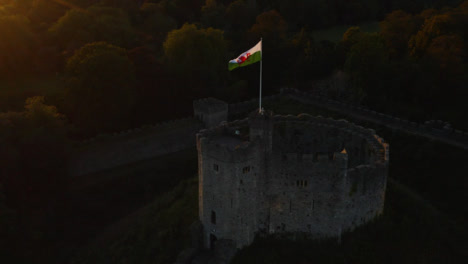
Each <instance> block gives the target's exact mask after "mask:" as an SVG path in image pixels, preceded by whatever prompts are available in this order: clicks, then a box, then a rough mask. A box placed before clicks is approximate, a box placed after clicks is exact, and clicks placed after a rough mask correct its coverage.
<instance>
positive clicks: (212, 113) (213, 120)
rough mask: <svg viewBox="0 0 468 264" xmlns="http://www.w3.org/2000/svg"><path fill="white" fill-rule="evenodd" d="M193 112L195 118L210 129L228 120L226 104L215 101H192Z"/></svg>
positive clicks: (207, 99)
mask: <svg viewBox="0 0 468 264" xmlns="http://www.w3.org/2000/svg"><path fill="white" fill-rule="evenodd" d="M193 112H194V115H195V117H196V118H198V119H199V120H200V121H202V122H203V124H205V127H207V128H210V127H214V126H217V125H219V124H220V123H221V122H223V121H227V119H228V104H227V103H225V102H223V101H221V100H218V99H215V98H204V99H200V100H195V101H193Z"/></svg>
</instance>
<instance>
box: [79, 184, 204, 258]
mask: <svg viewBox="0 0 468 264" xmlns="http://www.w3.org/2000/svg"><path fill="white" fill-rule="evenodd" d="M197 196H198V182H197V179H196V178H192V179H189V180H184V181H182V182H181V183H180V184H179V185H177V187H175V188H174V189H173V190H171V191H169V192H166V193H164V194H162V195H160V196H159V197H157V198H156V199H155V200H154V202H152V203H151V204H150V205H148V206H146V207H144V208H142V209H141V210H139V211H138V212H136V213H135V214H132V215H131V216H129V217H127V218H125V219H123V220H121V221H119V223H117V224H115V225H113V226H111V227H110V228H108V229H106V230H105V231H104V232H102V233H101V235H99V236H98V238H97V239H96V240H95V241H93V242H92V243H90V244H89V245H88V246H87V247H86V248H84V249H83V250H82V251H81V252H80V253H79V254H78V255H76V256H75V257H74V259H73V260H72V262H71V263H141V264H143V263H171V262H173V261H174V260H175V257H176V256H177V254H178V253H179V252H180V251H181V250H183V249H184V248H185V247H187V246H189V245H190V241H191V238H190V230H189V227H190V224H191V223H192V222H193V221H194V220H196V219H197V214H198V200H197Z"/></svg>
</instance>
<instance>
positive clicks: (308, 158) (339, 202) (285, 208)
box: [197, 112, 389, 248]
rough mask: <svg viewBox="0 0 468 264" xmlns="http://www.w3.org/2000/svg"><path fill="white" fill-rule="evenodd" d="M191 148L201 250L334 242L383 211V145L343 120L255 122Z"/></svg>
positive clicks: (202, 137)
mask: <svg viewBox="0 0 468 264" xmlns="http://www.w3.org/2000/svg"><path fill="white" fill-rule="evenodd" d="M255 113H257V112H255ZM257 115H259V114H257ZM269 122H271V124H272V125H270V123H269ZM260 128H264V129H263V130H265V129H266V130H270V131H267V132H264V133H260V131H257V130H259V129H260ZM252 129H254V130H255V131H253V132H252ZM249 130H250V131H249ZM246 135H250V136H249V137H247V136H246ZM271 135H272V136H271ZM267 141H269V142H267ZM270 145H271V146H272V147H266V146H270ZM197 147H198V151H199V152H198V155H199V188H200V197H199V203H200V204H199V207H200V220H201V222H202V223H203V226H204V242H205V247H210V246H211V245H212V242H213V240H214V238H216V239H230V240H233V241H234V244H235V245H236V247H238V248H241V247H243V246H246V245H249V244H250V243H251V242H252V241H253V238H254V236H255V235H256V234H259V233H269V234H275V233H289V232H292V233H297V232H302V233H308V234H309V235H311V236H312V237H315V238H318V237H338V236H340V235H341V233H342V232H343V231H345V230H350V229H353V228H354V227H355V226H358V225H361V224H362V223H364V222H367V221H369V220H371V219H372V218H374V217H375V216H376V215H378V214H380V213H381V212H382V210H383V203H384V198H385V196H384V194H385V187H386V177H387V174H386V173H387V170H388V157H389V150H388V145H387V144H386V143H384V142H383V140H382V139H381V138H380V137H378V136H377V135H375V131H373V130H371V129H365V128H363V127H360V126H356V125H354V124H352V123H349V122H347V121H345V120H333V119H329V118H322V117H313V116H310V115H307V114H301V115H299V116H291V115H289V116H274V117H272V118H268V117H266V118H263V117H261V118H260V117H256V115H255V114H253V115H251V116H250V117H249V119H248V120H241V121H235V122H231V123H223V124H222V125H221V126H219V127H216V128H212V129H209V130H203V131H200V133H199V134H198V135H197ZM348 149H349V152H348ZM213 217H214V218H213ZM213 219H215V220H213Z"/></svg>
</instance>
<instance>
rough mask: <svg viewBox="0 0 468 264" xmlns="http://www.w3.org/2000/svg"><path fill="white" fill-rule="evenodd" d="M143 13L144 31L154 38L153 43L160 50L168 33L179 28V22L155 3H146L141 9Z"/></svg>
mask: <svg viewBox="0 0 468 264" xmlns="http://www.w3.org/2000/svg"><path fill="white" fill-rule="evenodd" d="M141 13H142V15H143V24H142V29H143V30H144V31H145V32H146V33H147V34H150V35H151V36H152V37H153V42H154V43H156V45H158V47H159V48H160V47H161V46H160V45H161V44H162V42H163V41H164V39H165V38H166V36H167V33H168V32H169V31H171V30H174V29H175V28H177V22H176V21H175V20H174V19H173V18H172V17H170V16H168V15H166V14H164V13H163V12H162V11H161V10H160V8H159V6H158V5H156V4H153V3H145V4H144V5H143V6H142V7H141Z"/></svg>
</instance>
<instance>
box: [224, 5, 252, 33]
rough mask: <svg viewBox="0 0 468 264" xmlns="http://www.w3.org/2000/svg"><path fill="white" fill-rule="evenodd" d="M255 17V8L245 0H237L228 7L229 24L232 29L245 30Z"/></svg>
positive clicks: (227, 17)
mask: <svg viewBox="0 0 468 264" xmlns="http://www.w3.org/2000/svg"><path fill="white" fill-rule="evenodd" d="M254 18H255V9H254V6H253V5H250V4H249V3H247V2H246V1H245V0H236V1H233V2H232V3H231V4H229V5H228V7H227V8H226V18H225V19H226V20H227V21H228V22H227V24H228V25H227V26H228V28H229V29H230V30H234V31H243V30H245V29H247V28H248V27H249V26H250V25H251V24H252V22H253V21H254Z"/></svg>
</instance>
